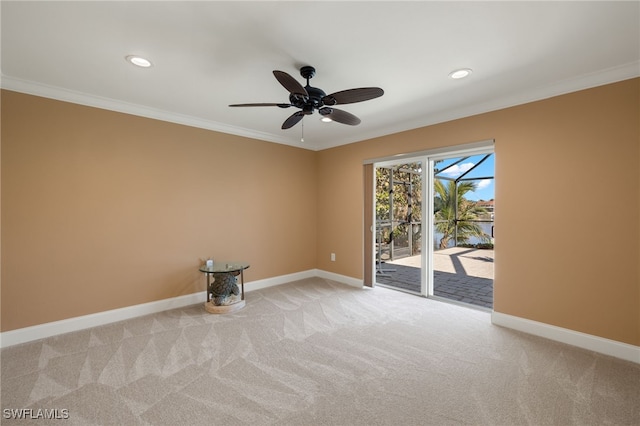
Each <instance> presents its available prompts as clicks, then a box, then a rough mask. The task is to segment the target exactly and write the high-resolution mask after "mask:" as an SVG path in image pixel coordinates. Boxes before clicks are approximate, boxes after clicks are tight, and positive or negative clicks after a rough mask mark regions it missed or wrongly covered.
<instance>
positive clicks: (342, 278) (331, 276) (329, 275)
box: [316, 269, 364, 288]
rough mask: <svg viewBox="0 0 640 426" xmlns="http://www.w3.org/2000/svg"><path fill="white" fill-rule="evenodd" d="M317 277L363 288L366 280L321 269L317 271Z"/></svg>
mask: <svg viewBox="0 0 640 426" xmlns="http://www.w3.org/2000/svg"><path fill="white" fill-rule="evenodd" d="M316 277H318V278H324V279H325V280H331V281H337V282H340V283H343V284H347V285H350V286H352V287H358V288H362V287H364V280H362V279H358V278H353V277H348V276H346V275H340V274H336V273H333V272H328V271H323V270H321V269H316Z"/></svg>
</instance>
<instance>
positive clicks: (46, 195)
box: [2, 91, 317, 331]
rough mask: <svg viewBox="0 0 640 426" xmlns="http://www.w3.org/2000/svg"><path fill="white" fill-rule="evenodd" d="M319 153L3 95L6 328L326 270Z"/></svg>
mask: <svg viewBox="0 0 640 426" xmlns="http://www.w3.org/2000/svg"><path fill="white" fill-rule="evenodd" d="M316 182H317V177H316V165H315V153H314V152H312V151H308V150H303V149H298V148H294V147H289V146H284V145H280V144H273V143H267V142H263V141H257V140H251V139H247V138H241V137H236V136H230V135H225V134H220V133H215V132H211V131H206V130H201V129H195V128H190V127H186V126H180V125H176V124H171V123H166V122H161V121H155V120H150V119H145V118H140V117H135V116H131V115H126V114H120V113H115V112H110V111H104V110H100V109H95V108H89V107H84V106H79V105H74V104H69V103H64V102H58V101H53V100H48V99H43V98H39V97H33V96H28V95H23V94H18V93H14V92H8V91H4V92H2V207H3V208H2V256H3V257H2V330H3V331H7V330H12V329H16V328H21V327H26V326H30V325H35V324H41V323H45V322H50V321H54V320H60V319H64V318H70V317H75V316H80V315H85V314H90V313H94V312H100V311H104V310H109V309H114V308H119V307H124V306H130V305H135V304H139V303H144V302H150V301H155V300H160V299H164V298H169V297H173V296H178V295H184V294H189V293H194V292H198V291H203V290H204V287H205V283H204V277H203V276H202V274H200V273H199V272H198V266H199V263H200V259H201V258H205V257H207V256H214V257H216V258H218V259H228V260H234V259H238V260H245V261H247V262H250V263H251V267H250V269H249V270H247V272H246V275H245V279H246V280H247V281H253V280H259V279H263V278H268V277H274V276H279V275H284V274H289V273H294V272H299V271H305V270H309V269H313V268H314V267H315V259H316V254H315V246H316V226H315V224H316V194H315V188H316Z"/></svg>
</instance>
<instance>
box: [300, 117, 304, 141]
mask: <svg viewBox="0 0 640 426" xmlns="http://www.w3.org/2000/svg"><path fill="white" fill-rule="evenodd" d="M300 121H302V123H300V124H301V125H302V136H300V142H304V117H302V120H300Z"/></svg>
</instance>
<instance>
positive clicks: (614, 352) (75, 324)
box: [0, 269, 640, 364]
mask: <svg viewBox="0 0 640 426" xmlns="http://www.w3.org/2000/svg"><path fill="white" fill-rule="evenodd" d="M313 277H319V278H324V279H328V280H332V281H337V282H341V283H343V284H347V285H350V286H353V287H357V288H362V287H363V281H362V280H361V279H358V278H353V277H348V276H346V275H340V274H336V273H333V272H328V271H323V270H320V269H310V270H307V271H302V272H296V273H293V274H288V275H281V276H278V277H273V278H267V279H264V280H258V281H251V282H247V283H245V285H246V286H247V287H246V288H245V291H246V292H251V291H254V290H260V289H264V288H267V287H273V286H277V285H281V284H286V283H289V282H293V281H298V280H302V279H306V278H313ZM205 298H206V294H205V292H204V291H201V292H198V293H192V294H187V295H185V296H178V297H173V298H170V299H164V300H158V301H155V302H149V303H142V304H139V305H134V306H127V307H125V308H119V309H112V310H110V311H104V312H97V313H95V314H89V315H83V316H81V317H74V318H68V319H64V320H60V321H54V322H49V323H45V324H39V325H34V326H31V327H25V328H20V329H17V330H11V331H5V332H4V333H0V348H6V347H8V346H13V345H18V344H20V343H27V342H31V341H34V340H39V339H44V338H47V337H52V336H57V335H59V334H64V333H70V332H73V331H79V330H85V329H87V328H91V327H98V326H101V325H106V324H111V323H114V322H118V321H124V320H127V319H131V318H136V317H139V316H144V315H149V314H153V313H157V312H162V311H166V310H169V309H177V308H181V307H184V306H190V305H195V304H198V303H202V302H203V301H204V300H205ZM491 322H492V324H494V325H498V326H502V327H506V328H511V329H514V330H518V331H522V332H525V333H528V334H532V335H534V336H540V337H544V338H547V339H550V340H554V341H558V342H562V343H566V344H569V345H573V346H577V347H580V348H583V349H588V350H591V351H594V352H598V353H601V354H605V355H610V356H613V357H616V358H621V359H624V360H627V361H631V362H635V363H638V364H640V347H638V346H634V345H629V344H627V343H622V342H617V341H615V340H610V339H605V338H603V337H597V336H592V335H590V334H585V333H581V332H578V331H573V330H569V329H566V328H561V327H556V326H553V325H549V324H544V323H541V322H537V321H532V320H528V319H525V318H520V317H515V316H512V315H507V314H503V313H500V312H493V313H492V314H491Z"/></svg>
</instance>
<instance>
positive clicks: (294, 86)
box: [273, 70, 309, 97]
mask: <svg viewBox="0 0 640 426" xmlns="http://www.w3.org/2000/svg"><path fill="white" fill-rule="evenodd" d="M273 75H274V76H275V77H276V79H277V80H278V81H279V82H280V84H282V86H284V88H285V89H287V90H288V91H289V93H291V94H293V95H299V96H306V97H308V96H309V94H308V93H307V91H306V90H305V88H304V87H302V84H300V83H298V80H296V79H295V78H293V77H291V76H290V75H289V74H287V73H286V72H284V71H277V70H276V71H274V72H273Z"/></svg>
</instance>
